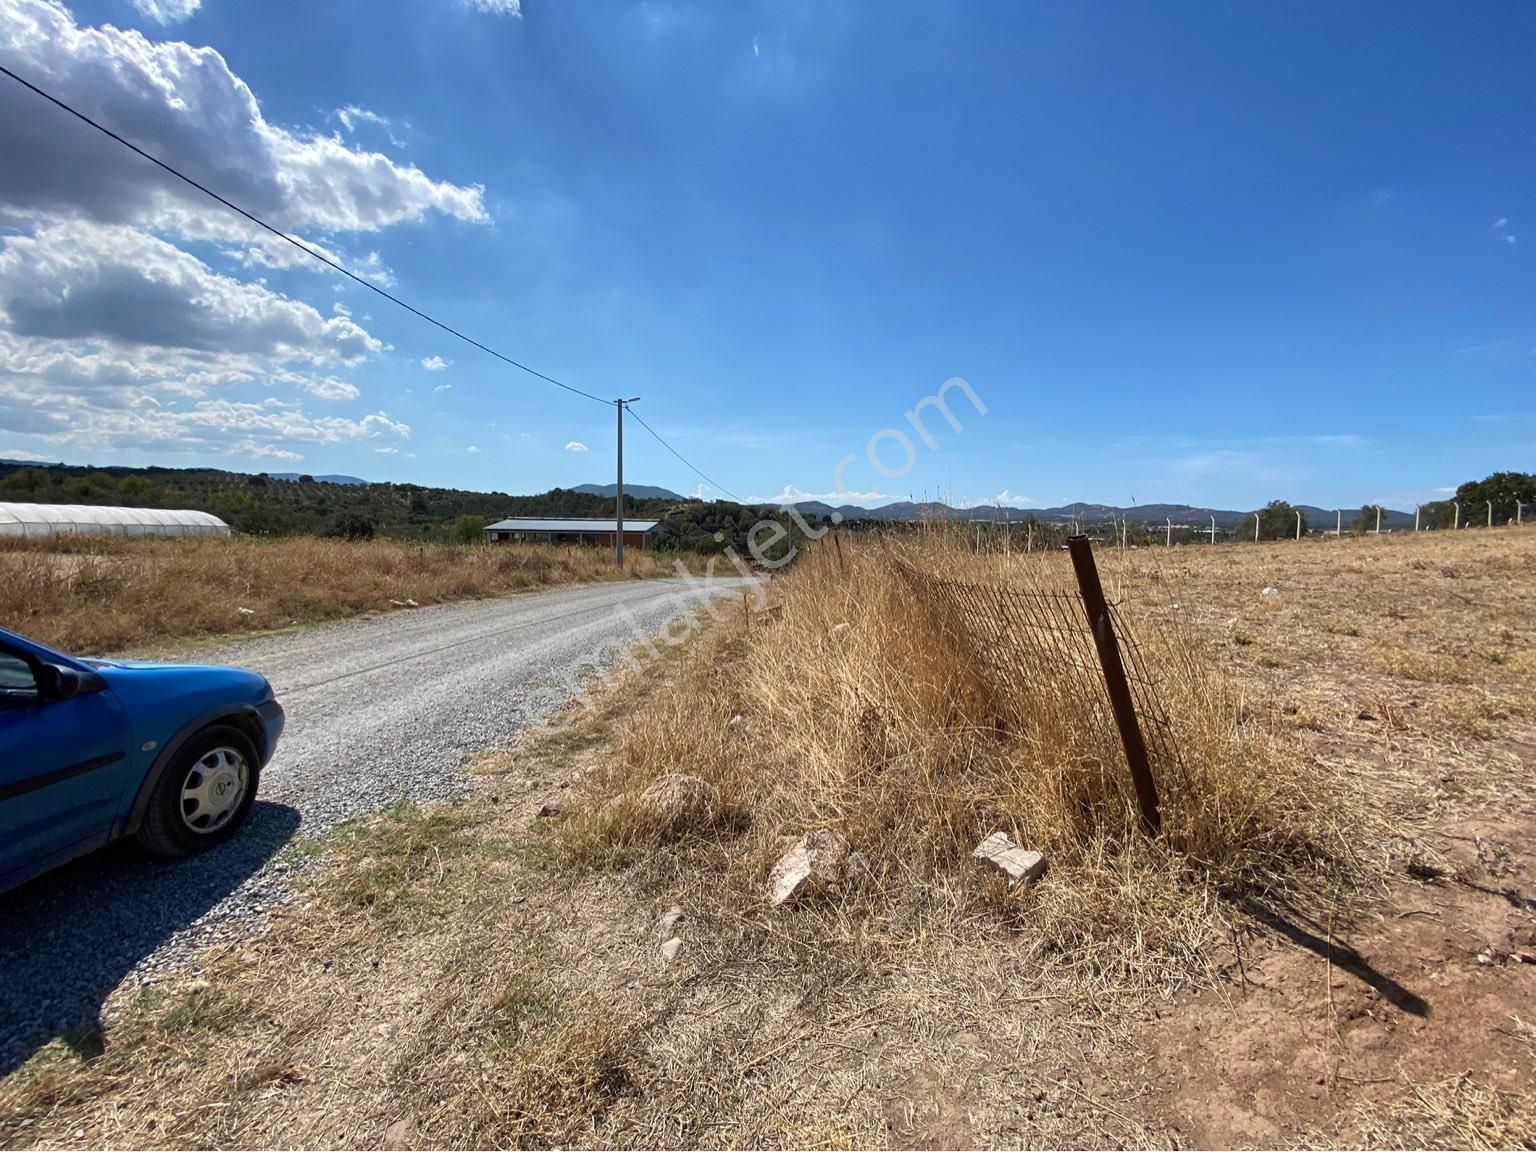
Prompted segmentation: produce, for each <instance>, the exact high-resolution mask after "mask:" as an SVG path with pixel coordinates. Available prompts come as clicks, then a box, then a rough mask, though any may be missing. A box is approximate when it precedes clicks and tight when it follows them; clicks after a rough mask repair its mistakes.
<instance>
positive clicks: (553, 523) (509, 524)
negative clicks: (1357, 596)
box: [485, 516, 660, 532]
mask: <svg viewBox="0 0 1536 1152" xmlns="http://www.w3.org/2000/svg"><path fill="white" fill-rule="evenodd" d="M659 523H660V521H659V520H631V519H630V518H629V517H628V516H626V517H624V531H626V532H649V531H650V530H651V529H652V528H654V527H656V525H657V524H659ZM485 530H486V531H487V532H617V531H618V530H619V526H618V521H616V520H613V519H608V520H541V519H538V518H536V517H532V516H514V517H513V518H512V519H510V520H498V521H496V523H494V524H487V525H486V526H485Z"/></svg>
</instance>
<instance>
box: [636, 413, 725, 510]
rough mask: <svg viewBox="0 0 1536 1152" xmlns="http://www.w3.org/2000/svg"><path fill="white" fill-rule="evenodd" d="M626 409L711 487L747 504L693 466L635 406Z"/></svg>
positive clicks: (641, 425) (662, 444)
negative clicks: (643, 418) (641, 416)
mask: <svg viewBox="0 0 1536 1152" xmlns="http://www.w3.org/2000/svg"><path fill="white" fill-rule="evenodd" d="M625 411H627V412H628V413H629V414H630V415H631V416H633V417H634V418H635V419H636V420H639V421H640V427H642V428H644V429H645V430H646V431H647V432H649V433H650V434H651V435H652V436H654V437H656V440H657V442H658V443H659V444H660V445H661V446H662V447H663V448H665V449H666V450H667V451H668V452H670V453H672V455H674V456H676V457H677V458H678V459H679V460H681V461H682V462H683V463H684V464H685V465H687V466H688V467H689V468H690V469H692V470H693V472H694V473H695V474H696V475H697V476H698V477H699V478H700V479H702V480H703V481H704V482H705V483H706V484H708V485H710V487H712V488H718V489H719V490H720V491H721V492H724V493H725V494H726V495H727V496H729V497H730V498H731V499H732V500H734V501H736V503H738V504H745V503H746V501H745V500H743V499H742V498H741V497H740V496H738V495H736V493H734V492H732V491H731V490H730V489H729V488H727V487H726V486H725V485H724V484H721V483H719V482H718V481H715V480H711V479H710V478H709V477H708V476H706V475H704V473H702V472H700V471H699V470H698V469H697V468H695V467H694V466H693V465H692V464H691V463H689V461H688V458H687V457H686V456H684V455H683V454H682V453H681V452H679V451H678V450H677V449H676V448H674V447H672V445H670V444H668V443H667V442H666V441H665V440H663V439H662V437H661V433H659V432H657V431H656V429H654V428H652V427H651V426H650V425H649V424H647V423H646V422H645V421H644V420H641V419H640V414H639V413H638V412H636V411H635V410H634V409H633V408H630V407H628V406H627V405H626V407H625Z"/></svg>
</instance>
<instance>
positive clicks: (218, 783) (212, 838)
mask: <svg viewBox="0 0 1536 1152" xmlns="http://www.w3.org/2000/svg"><path fill="white" fill-rule="evenodd" d="M260 771H261V769H260V762H259V761H258V759H257V757H256V749H255V748H253V747H252V746H251V741H250V738H249V737H247V736H246V734H245V733H244V732H242V731H240V730H239V729H238V728H234V727H231V726H230V725H228V724H210V725H209V726H208V727H207V728H204V729H202V730H201V731H199V732H197V733H196V734H194V735H193V736H192V737H191V738H190V739H189V740H188V741H187V742H186V743H185V744H184V745H182V747H181V749H180V750H179V751H177V753H176V756H175V758H174V759H173V760H172V761H171V762H170V764H169V765H167V766H166V770H165V771H164V772H163V773H161V776H160V779H159V780H157V781H156V782H155V790H154V792H153V793H152V794H151V795H150V798H149V807H148V808H147V809H146V810H145V812H144V821H143V823H142V824H140V825H139V832H138V839H139V843H140V844H142V845H143V846H144V847H145V848H147V849H149V850H150V851H151V852H154V853H155V854H156V855H159V856H191V855H192V854H193V853H196V852H202V851H204V850H205V849H208V848H212V847H213V846H214V845H215V844H219V843H222V842H223V841H225V840H227V839H229V838H230V837H231V836H233V835H234V834H235V832H236V831H237V830H238V829H239V827H240V825H241V824H243V823H244V822H245V818H246V816H247V815H249V814H250V811H251V805H252V803H254V802H255V799H256V781H257V777H258V775H259V774H260Z"/></svg>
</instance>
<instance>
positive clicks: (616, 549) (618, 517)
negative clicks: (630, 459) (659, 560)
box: [613, 396, 640, 568]
mask: <svg viewBox="0 0 1536 1152" xmlns="http://www.w3.org/2000/svg"><path fill="white" fill-rule="evenodd" d="M639 399H640V397H638V396H631V397H630V398H629V399H628V400H615V401H614V402H613V407H614V410H615V411H616V412H617V413H618V415H619V486H618V491H617V492H616V493H615V494H614V499H613V526H614V529H615V531H614V533H613V559H614V563H616V564H617V565H618V566H619V567H620V568H622V567H624V408H625V406H626V405H629V404H633V403H634V402H635V401H637V400H639Z"/></svg>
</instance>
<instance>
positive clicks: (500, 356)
mask: <svg viewBox="0 0 1536 1152" xmlns="http://www.w3.org/2000/svg"><path fill="white" fill-rule="evenodd" d="M0 72H3V73H4V74H5V75H7V76H9V77H10V78H11V79H12V80H14V81H16V83H18V84H20V85H21V86H22V87H23V88H26V89H27V90H29V91H31V92H33V93H34V94H36V95H38V96H41V97H42V98H43V99H44V100H47V101H48V102H49V103H50V104H53V105H55V106H56V107H58V108H60V109H62V110H63V111H65V112H68V113H69V114H70V115H71V116H73V117H75V118H76V119H77V120H80V121H82V122H84V123H86V124H89V125H90V126H91V127H92V128H94V129H96V130H97V131H98V132H100V133H102V134H103V135H105V136H108V137H110V138H111V139H113V140H115V141H117V142H118V143H119V144H121V145H122V146H123V147H124V148H127V149H128V150H129V151H130V152H133V153H134V154H135V155H138V156H141V157H143V158H144V159H145V160H148V161H149V162H150V163H151V164H153V165H155V166H156V167H157V168H161V169H163V170H165V171H166V172H169V173H170V174H171V175H172V176H174V177H176V178H177V179H178V180H181V181H183V182H184V183H186V184H189V185H191V186H192V187H193V188H196V189H197V190H198V191H199V192H201V193H203V194H204V195H205V196H208V197H210V198H211V199H213V200H216V201H218V203H220V204H222V205H223V206H224V207H226V208H228V209H229V210H230V211H231V212H234V213H236V214H237V215H239V216H242V217H244V218H245V219H246V220H249V221H250V222H251V223H252V224H255V225H256V226H257V227H259V228H262V229H265V230H266V231H268V232H270V233H271V234H272V235H274V236H276V237H277V238H278V239H279V240H284V241H286V242H287V243H289V244H292V245H293V246H294V247H295V248H297V249H298V250H299V251H300V252H303V253H304V254H305V255H306V256H312V257H314V259H316V260H318V261H320V263H322V264H324V265H326V266H327V267H329V268H331V269H334V270H335V271H337V272H340V273H341V274H342V275H343V276H345V277H347V279H349V280H352V281H354V282H356V283H358V284H361V285H362V286H363V287H364V288H366V289H368V290H369V291H370V292H374V293H377V294H378V295H380V296H382V297H384V299H386V300H388V301H389V302H390V303H392V304H397V305H399V306H400V307H401V308H404V309H405V310H406V311H407V312H409V313H411V314H412V315H413V316H417V317H420V318H421V319H422V320H425V321H426V322H427V323H428V324H431V325H433V326H435V327H437V328H440V329H442V330H443V331H444V332H446V333H448V334H449V335H450V336H453V337H456V338H457V339H459V340H462V341H464V343H466V344H469V345H471V346H472V347H475V348H478V349H480V351H482V352H484V353H486V354H487V355H488V356H494V357H495V358H496V359H497V360H500V361H502V362H503V363H506V364H510V365H511V366H512V367H514V368H516V369H518V370H519V371H522V372H526V373H528V375H530V376H534V377H537V378H538V379H540V380H543V381H545V382H546V383H548V384H553V385H554V386H555V387H556V388H563V389H565V390H566V391H567V392H571V393H574V394H575V395H577V396H583V397H585V398H586V399H588V400H595V401H597V403H599V404H611V403H613V401H611V400H604V399H603V398H602V397H601V396H595V395H593V394H592V393H591V392H586V391H583V390H582V389H580V388H576V387H574V386H572V385H570V384H566V383H565V382H564V381H561V380H556V379H555V378H554V377H553V376H547V375H545V374H544V373H543V372H540V371H538V369H536V368H530V367H529V366H528V365H526V364H524V363H522V362H521V361H518V360H514V359H513V358H512V357H510V356H507V355H505V354H504V353H501V352H498V351H496V349H494V348H491V347H488V346H487V345H485V344H482V343H480V341H478V340H476V339H474V338H473V337H471V336H466V335H465V334H464V333H463V332H460V331H459V330H458V329H457V328H454V327H452V326H450V325H448V324H445V323H443V322H442V321H441V320H439V319H437V318H436V317H435V316H429V315H428V314H427V313H425V312H423V311H422V310H421V309H420V308H417V307H415V306H414V305H411V304H407V303H406V302H405V301H404V300H402V299H400V297H398V296H395V295H393V294H392V293H389V292H386V291H385V290H384V289H382V288H380V287H379V286H378V285H377V284H374V283H372V282H371V281H369V280H365V279H364V278H363V277H361V276H359V275H358V274H357V273H355V272H353V271H352V270H351V269H349V268H347V267H345V266H344V265H342V264H340V263H338V262H337V261H335V260H332V259H331V258H330V257H329V256H327V255H325V254H324V253H322V252H317V251H315V250H314V249H313V248H311V247H309V246H308V245H307V244H304V243H302V242H300V241H299V240H296V239H294V238H293V237H292V236H290V235H288V234H287V233H286V232H283V231H282V230H280V229H278V228H274V227H273V226H272V225H271V224H268V223H267V222H266V221H265V220H263V219H262V218H261V217H259V216H257V215H256V214H255V213H254V212H250V211H248V210H246V209H244V208H242V207H240V205H238V204H236V203H235V202H234V201H232V200H229V199H226V198H225V197H223V196H221V195H219V194H218V193H217V192H215V191H214V190H213V189H212V188H209V187H208V186H207V185H205V184H201V183H199V182H198V181H196V180H194V179H193V178H192V177H190V176H188V175H187V174H186V173H184V172H182V171H180V170H179V169H177V168H174V167H172V166H171V165H170V164H167V163H166V162H165V161H164V160H161V159H160V158H159V157H158V156H155V155H153V154H151V153H149V152H146V151H145V150H144V149H142V148H140V147H139V146H138V145H137V144H135V143H133V142H132V141H131V140H127V139H125V138H124V137H122V136H120V135H118V134H117V133H116V132H114V131H112V129H110V128H108V127H107V126H106V125H105V124H102V123H100V122H99V121H97V120H94V119H92V118H91V117H90V116H87V115H86V114H85V113H84V112H81V111H80V110H79V109H78V108H75V107H73V106H71V105H69V104H66V103H65V102H64V101H63V100H60V99H59V98H58V97H57V96H55V95H53V94H52V93H51V92H47V91H45V90H44V89H42V88H39V87H38V86H37V85H36V84H34V83H32V82H31V81H30V80H27V79H25V78H24V77H21V76H18V75H17V74H16V73H15V72H12V71H11V70H10V69H9V68H7V67H6V66H5V65H4V64H0ZM627 407H628V406H627V405H626V408H627ZM629 414H630V415H631V416H634V417H635V419H636V420H639V421H640V426H641V427H642V428H644V429H645V430H646V431H647V432H649V433H650V434H651V435H652V436H653V437H655V439H656V441H657V442H658V443H659V444H660V445H661V446H662V447H663V448H665V449H666V450H667V451H668V452H670V453H672V455H674V456H676V457H677V458H678V459H679V460H681V461H682V462H683V464H684V465H686V466H687V467H688V468H689V469H690V470H692V471H693V472H694V473H696V474H697V475H698V476H700V477H701V478H702V479H703V480H704V481H705V482H706V483H707V484H709V485H711V486H712V487H714V488H717V489H719V490H720V491H721V492H724V493H725V494H726V495H727V496H729V497H731V498H732V499H733V500H735V501H736V502H737V503H738V504H740V503H745V501H743V500H742V499H741V497H739V496H737V495H736V494H735V493H734V492H732V491H731V490H730V489H729V488H727V487H725V485H723V484H720V483H717V482H716V481H714V480H711V479H710V478H709V477H708V476H706V475H705V474H704V473H703V472H701V471H699V469H698V468H696V467H694V465H693V464H691V463H690V462H689V461H688V459H687V458H686V457H685V456H684V455H683V454H682V453H681V452H679V451H678V450H677V449H676V448H674V447H672V445H671V444H668V443H667V441H666V440H665V439H664V438H663V437H662V436H661V434H660V433H659V432H657V431H656V430H655V429H654V428H652V427H651V426H650V425H649V424H647V423H646V422H645V421H644V420H641V419H640V417H639V416H638V415H636V414H635V411H634V409H629Z"/></svg>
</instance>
